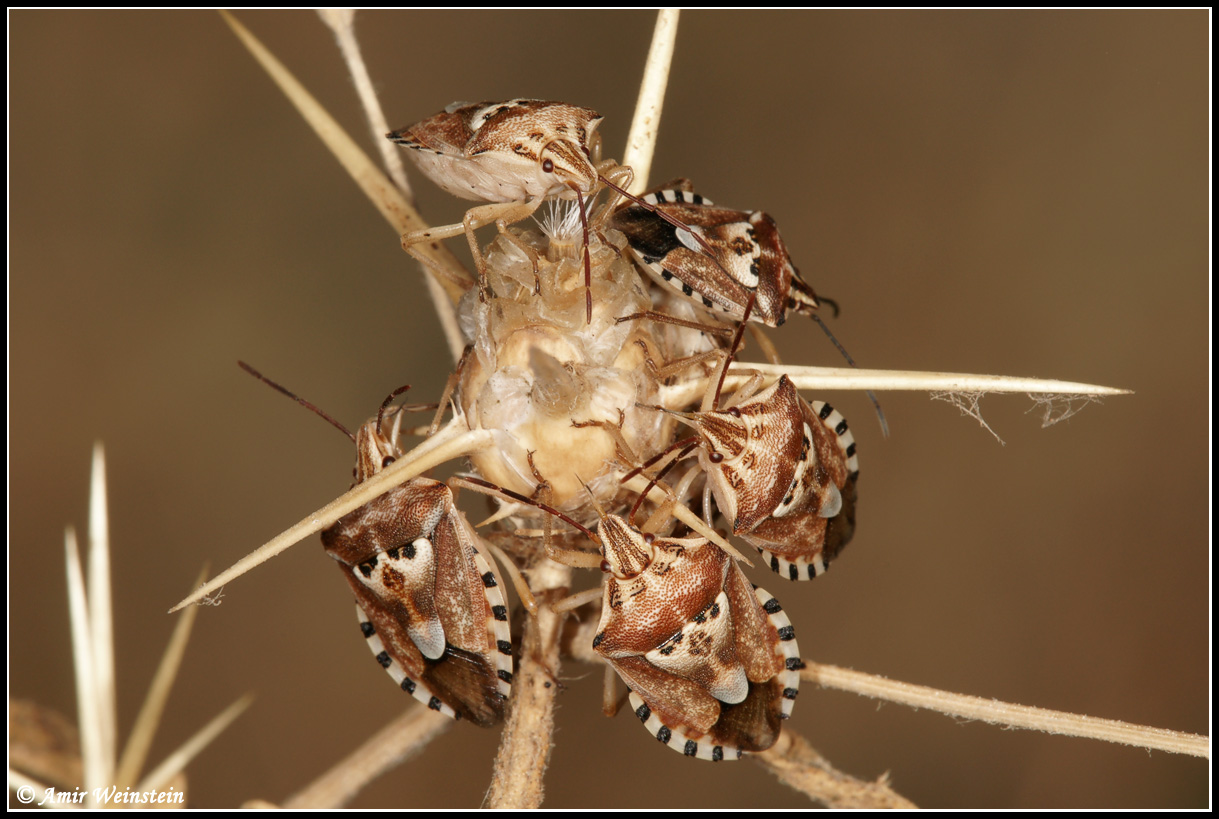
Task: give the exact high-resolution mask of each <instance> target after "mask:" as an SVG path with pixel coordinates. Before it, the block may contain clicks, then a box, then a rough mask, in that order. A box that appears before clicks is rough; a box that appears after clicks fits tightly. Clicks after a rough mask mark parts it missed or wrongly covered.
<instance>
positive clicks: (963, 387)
mask: <svg viewBox="0 0 1219 819" xmlns="http://www.w3.org/2000/svg"><path fill="white" fill-rule="evenodd" d="M736 369H742V370H754V371H756V372H760V373H762V374H763V375H767V376H771V377H772V378H778V377H779V376H781V375H784V374H786V375H787V377H788V378H790V379H791V380H792V382H793V383H795V385H796V386H797V387H799V388H800V389H802V390H813V389H817V390H821V389H834V390H928V391H930V390H947V391H949V392H1026V393H1038V394H1039V393H1063V394H1069V395H1129V394H1130V390H1123V389H1118V388H1115V387H1100V386H1097V385H1095V384H1077V383H1075V382H1073V381H1052V380H1050V379H1045V378H1018V377H1016V376H1011V375H969V374H967V373H933V372H912V371H909V370H859V369H854V368H851V367H793V366H790V365H787V364H784V365H783V366H779V367H776V366H775V365H774V364H745V363H742V364H739V365H734V366H733V370H736ZM732 380H733V382H734V383H736V382H737V379H735V378H734V379H732ZM740 383H743V378H742V379H741V382H740Z"/></svg>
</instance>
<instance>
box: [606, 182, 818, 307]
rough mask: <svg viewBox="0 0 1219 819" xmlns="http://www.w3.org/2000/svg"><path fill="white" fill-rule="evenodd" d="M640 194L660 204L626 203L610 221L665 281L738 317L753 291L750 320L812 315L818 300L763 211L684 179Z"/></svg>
mask: <svg viewBox="0 0 1219 819" xmlns="http://www.w3.org/2000/svg"><path fill="white" fill-rule="evenodd" d="M641 199H642V200H643V202H644V203H646V204H647V205H649V206H651V207H653V208H655V210H654V211H653V210H649V209H648V208H645V207H643V206H642V205H639V204H632V203H629V202H628V203H623V205H622V207H619V208H618V209H617V210H615V211H614V213H613V214H612V215H611V216H610V218H609V227H612V228H615V229H617V230H620V231H622V233H623V235H625V236H626V239H627V242H628V243H629V244H630V247H631V253H632V254H633V255H634V256H635V258H636V259H637V260H638V262H639V264H640V266H642V267H643V268H644V270H646V271H647V272H648V274H649V275H651V276H652V278H654V279H655V280H656V281H657V282H659V283H660V284H661V285H663V286H665V287H668V288H671V289H672V290H674V291H675V292H677V293H680V294H682V295H683V296H685V297H686V298H688V299H691V300H693V301H695V302H696V303H698V304H701V305H702V306H703V307H705V308H707V309H708V310H714V311H718V312H721V313H726V314H727V315H728V316H729V317H731V318H732V319H734V320H736V321H742V320H743V319H744V315H745V307H746V304H747V303H748V302H749V298H750V296H751V295H752V296H754V300H755V304H754V308H753V311H752V313H751V318H752V319H753V320H754V321H759V322H762V323H763V324H766V325H767V326H769V327H778V326H779V325H780V324H782V323H783V322H784V321H785V320H786V319H787V311H788V310H789V309H790V310H796V311H798V312H803V313H811V312H812V311H813V310H816V309H817V307H818V306H820V302H819V301H818V300H817V295H816V294H815V293H814V292H813V289H812V288H811V287H809V285H808V284H806V283H805V281H804V280H803V279H802V278H800V272H799V271H798V270H796V267H795V265H793V264H792V261H791V257H790V256H789V255H788V253H787V247H786V245H784V244H783V239H782V238H781V237H780V236H779V230H778V227H777V226H776V225H775V222H774V220H773V219H771V218H770V217H769V216H768V215H766V214H765V213H763V212H761V211H740V210H732V209H730V208H722V207H716V206H715V205H714V204H712V202H711V200H709V199H704V198H703V197H702V196H700V195H699V194H697V193H694V191H693V189H692V186H691V184H690V182H689V180H685V179H679V180H675V181H674V182H670V183H669V184H668V185H665V186H663V187H662V188H659V189H657V190H654V191H652V192H651V193H647V194H644V195H643V196H642V197H641ZM675 223H680V224H684V225H686V226H687V229H683V228H681V227H678V226H677V225H676V224H675ZM706 247H710V248H711V249H712V255H710V256H709V255H707V254H706V253H705V252H704V248H706Z"/></svg>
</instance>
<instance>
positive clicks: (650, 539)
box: [643, 532, 656, 543]
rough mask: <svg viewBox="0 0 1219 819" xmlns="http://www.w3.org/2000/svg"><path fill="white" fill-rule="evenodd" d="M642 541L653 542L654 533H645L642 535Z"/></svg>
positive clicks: (654, 540) (654, 539)
mask: <svg viewBox="0 0 1219 819" xmlns="http://www.w3.org/2000/svg"><path fill="white" fill-rule="evenodd" d="M643 542H644V543H655V542H656V535H654V534H652V533H651V532H647V533H645V534H644V536H643Z"/></svg>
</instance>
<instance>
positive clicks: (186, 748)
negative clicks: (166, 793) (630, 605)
mask: <svg viewBox="0 0 1219 819" xmlns="http://www.w3.org/2000/svg"><path fill="white" fill-rule="evenodd" d="M253 701H254V695H253V694H246V695H245V696H244V697H242V698H241V699H239V700H237V701H236V702H234V703H233V704H232V705H230V706H229V707H228V708H226V709H224V710H223V711H221V712H220V713H219V714H217V715H216V716H214V717H212V720H211V721H210V722H209V723H208V724H207V725H204V726H203V727H202V728H200V729H199V731H198V733H196V734H195V735H194V736H193V737H191V738H190V739H188V740H187V741H186V742H184V743H183V744H182V745H181V746H180V747H179V748H178V749H177V750H176V751H174V752H173V753H171V754H170V755H169V756H167V757H166V758H165V761H164V762H162V763H161V764H160V765H158V766H157V767H156V768H154V769H153V770H152V771H151V772H149V774H148V776H146V777H144V778H143V779H142V780H140V784H139V785H137V786H136V788H135V789H136V790H140V791H152V790H160V789H161V788H164V787H165V786H166V785H167V784H169V781H170V780H171V779H173V778H174V777H175V776H177V775H178V774H179V773H181V772H182V770H183V769H185V768H186V766H187V765H189V764H190V761H191V760H192V759H194V758H195V757H196V756H197V755H198V754H199V752H200V751H202V750H203V749H204V748H206V747H207V746H208V745H210V744H211V742H212V740H213V739H215V738H216V737H218V736H219V735H220V734H221V732H222V731H224V729H225V728H228V727H229V725H231V724H232V722H233V720H235V719H237V717H239V716H241V712H242V711H244V710H246V709H247V708H249V707H250V703H252V702H253Z"/></svg>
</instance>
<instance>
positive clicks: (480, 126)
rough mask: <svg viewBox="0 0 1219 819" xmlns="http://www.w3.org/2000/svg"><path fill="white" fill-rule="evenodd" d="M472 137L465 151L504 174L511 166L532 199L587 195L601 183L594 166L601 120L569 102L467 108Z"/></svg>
mask: <svg viewBox="0 0 1219 819" xmlns="http://www.w3.org/2000/svg"><path fill="white" fill-rule="evenodd" d="M463 110H465V111H466V112H467V113H466V115H467V117H468V119H467V120H466V121H467V123H468V128H469V132H470V133H471V138H470V140H469V142H468V143H467V147H466V150H467V152H468V155H469V156H470V157H471V158H474V157H482V158H483V159H485V160H487V161H489V162H492V163H494V164H495V165H496V167H497V169H498V170H499V171H506V170H507V169H508V168H509V167H510V166H511V167H513V168H514V170H513V171H512V172H511V173H510V174H506V175H508V176H511V177H514V178H516V179H518V180H519V181H520V183H521V184H522V185H523V186H524V188H525V190H526V191H527V193H528V195H530V196H543V195H552V194H558V193H562V192H564V191H567V190H573V191H578V192H580V193H582V194H588V193H590V192H591V191H592V189H593V186H594V185H595V184H596V182H597V170H596V168H595V167H594V165H593V160H594V154H595V151H596V147H597V143H598V136H597V134H596V129H597V126H598V125H600V124H601V120H602V117H601V115H600V114H598V113H597V112H596V111H593V110H591V109H589V108H581V107H580V106H578V105H571V104H569V103H565V102H546V101H543V100H509V101H508V102H503V103H486V104H479V105H472V106H468V108H467V109H463Z"/></svg>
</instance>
